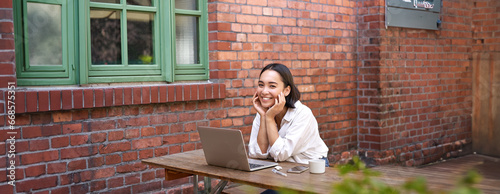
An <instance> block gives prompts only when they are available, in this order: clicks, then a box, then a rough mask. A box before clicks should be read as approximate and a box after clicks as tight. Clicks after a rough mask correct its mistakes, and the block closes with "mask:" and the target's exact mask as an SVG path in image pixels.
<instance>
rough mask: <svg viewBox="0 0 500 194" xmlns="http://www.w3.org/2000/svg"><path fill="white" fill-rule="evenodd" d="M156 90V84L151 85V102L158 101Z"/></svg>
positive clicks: (157, 88)
mask: <svg viewBox="0 0 500 194" xmlns="http://www.w3.org/2000/svg"><path fill="white" fill-rule="evenodd" d="M158 90H159V87H158V86H151V102H152V103H158V102H159V96H158Z"/></svg>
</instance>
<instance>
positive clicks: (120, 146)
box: [99, 142, 131, 154]
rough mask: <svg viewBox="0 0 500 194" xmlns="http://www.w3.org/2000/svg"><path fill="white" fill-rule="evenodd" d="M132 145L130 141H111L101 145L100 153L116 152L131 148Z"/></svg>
mask: <svg viewBox="0 0 500 194" xmlns="http://www.w3.org/2000/svg"><path fill="white" fill-rule="evenodd" d="M130 147H131V144H130V142H119V143H110V144H107V145H100V146H99V153H100V154H109V153H115V152H122V151H127V150H130Z"/></svg>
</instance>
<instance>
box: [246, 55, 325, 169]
mask: <svg viewBox="0 0 500 194" xmlns="http://www.w3.org/2000/svg"><path fill="white" fill-rule="evenodd" d="M299 99H300V92H299V91H298V89H297V87H296V86H295V84H294V82H293V76H292V74H291V73H290V70H289V69H288V68H287V67H286V66H285V65H282V64H279V63H273V64H269V65H267V66H266V67H264V69H262V71H261V74H260V77H259V83H258V88H257V91H256V92H255V95H254V98H253V105H254V108H255V109H256V110H257V115H256V117H255V119H254V121H253V126H252V132H251V135H250V142H249V146H248V147H249V155H250V157H254V158H268V157H270V158H273V159H274V160H275V161H289V162H297V163H302V164H307V163H308V162H309V160H315V159H320V158H325V157H326V156H327V152H328V147H327V146H326V144H325V143H324V142H323V140H322V139H321V137H320V136H319V132H318V122H317V121H316V118H315V117H314V115H313V114H312V111H311V109H309V108H308V107H307V106H305V105H303V104H302V103H301V102H300V101H299Z"/></svg>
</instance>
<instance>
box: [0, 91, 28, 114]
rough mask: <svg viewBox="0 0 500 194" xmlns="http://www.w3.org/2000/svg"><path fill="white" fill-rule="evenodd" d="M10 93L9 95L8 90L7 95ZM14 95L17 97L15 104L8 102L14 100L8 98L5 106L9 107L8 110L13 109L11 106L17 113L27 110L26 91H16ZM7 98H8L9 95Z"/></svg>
mask: <svg viewBox="0 0 500 194" xmlns="http://www.w3.org/2000/svg"><path fill="white" fill-rule="evenodd" d="M8 95H9V94H8V92H6V96H8ZM13 96H14V97H15V99H14V104H12V103H8V102H12V101H10V100H6V107H5V108H7V110H12V109H9V106H12V107H13V109H14V110H15V111H16V113H24V112H26V95H25V92H15V94H14V95H13ZM6 99H8V97H7V98H6Z"/></svg>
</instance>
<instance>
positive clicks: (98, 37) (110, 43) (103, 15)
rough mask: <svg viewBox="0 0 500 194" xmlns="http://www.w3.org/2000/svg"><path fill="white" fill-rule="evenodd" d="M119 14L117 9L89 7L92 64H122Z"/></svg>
mask: <svg viewBox="0 0 500 194" xmlns="http://www.w3.org/2000/svg"><path fill="white" fill-rule="evenodd" d="M120 14H121V12H120V11H118V10H103V9H90V51H91V61H92V64H95V65H116V64H122V55H121V53H122V52H121V50H122V49H121V29H120Z"/></svg>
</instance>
